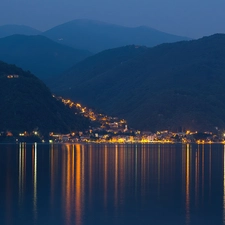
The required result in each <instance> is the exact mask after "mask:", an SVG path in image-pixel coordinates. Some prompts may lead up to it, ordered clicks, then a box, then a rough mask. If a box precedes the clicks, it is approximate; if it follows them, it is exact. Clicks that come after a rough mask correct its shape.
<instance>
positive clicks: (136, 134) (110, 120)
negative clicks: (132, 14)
mask: <svg viewBox="0 0 225 225" xmlns="http://www.w3.org/2000/svg"><path fill="white" fill-rule="evenodd" d="M53 97H55V98H56V99H57V100H59V101H62V102H63V103H64V104H65V105H67V106H69V107H70V108H74V109H76V113H79V114H81V115H83V116H84V117H86V118H88V119H89V120H90V121H91V122H92V126H90V127H89V129H88V130H85V131H76V132H75V131H74V132H71V133H67V134H60V133H53V132H51V133H49V135H48V137H46V136H45V137H44V136H43V135H42V134H41V132H39V131H38V130H34V131H32V132H27V131H24V132H22V133H19V135H18V136H16V137H15V136H14V135H13V134H12V132H10V131H5V132H3V131H2V132H0V138H2V137H7V139H8V140H10V141H9V142H29V141H34V142H42V143H77V142H78V143H79V142H81V143H89V142H91V143H225V134H224V133H223V132H221V131H219V130H218V132H217V133H216V134H213V133H212V132H198V131H189V130H185V131H179V132H172V131H169V130H164V131H157V132H155V133H153V132H151V131H139V130H135V129H132V128H129V126H128V124H127V121H126V120H124V119H119V118H118V117H112V116H108V115H105V114H101V113H97V112H95V111H93V110H92V109H90V108H87V107H83V106H82V105H81V104H79V103H74V102H73V101H71V100H70V99H64V98H62V97H56V96H54V95H53Z"/></svg>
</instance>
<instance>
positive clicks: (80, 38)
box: [42, 19, 189, 53]
mask: <svg viewBox="0 0 225 225" xmlns="http://www.w3.org/2000/svg"><path fill="white" fill-rule="evenodd" d="M42 34H43V35H44V36H47V37H49V38H51V39H52V40H54V41H58V42H61V43H63V44H66V45H69V46H71V47H75V48H78V47H79V48H81V49H87V50H89V51H91V52H95V53H97V52H100V51H103V50H106V49H111V48H116V47H121V46H125V45H133V44H134V45H145V46H148V47H152V46H155V45H158V44H161V43H164V42H175V41H180V40H188V39H189V38H187V37H180V36H177V35H172V34H168V33H165V32H161V31H158V30H156V29H153V28H148V27H145V26H139V27H125V26H120V25H115V24H110V23H105V22H100V21H94V20H87V19H80V20H72V21H69V22H66V23H63V24H60V25H57V26H55V27H53V28H51V29H49V30H47V31H45V32H43V33H42Z"/></svg>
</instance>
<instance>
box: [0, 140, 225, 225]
mask: <svg viewBox="0 0 225 225" xmlns="http://www.w3.org/2000/svg"><path fill="white" fill-rule="evenodd" d="M0 159H1V177H0V179H1V183H2V184H3V185H2V186H1V188H0V191H1V192H0V193H1V195H0V197H1V199H2V200H3V201H1V203H0V207H1V208H0V209H1V213H0V224H2V225H14V224H15V225H20V224H23V225H32V224H35V225H39V224H40V225H41V224H56V225H59V224H60V225H61V224H62V225H64V224H66V225H72V224H75V225H89V224H90V225H92V224H98V225H101V224H109V225H117V224H118V225H120V224H175V225H176V224H177V225H178V224H186V225H194V224H196V225H197V224H198V225H199V224H200V225H201V224H204V225H205V224H225V146H224V145H196V144H194V145H192V144H183V145H172V144H171V145H162V144H156V145H135V144H134V145H118V144H116V145H107V144H105V145H103V144H102V145H95V144H94V145H83V144H74V145H53V144H52V145H38V144H33V145H26V144H24V143H21V144H19V145H0Z"/></svg>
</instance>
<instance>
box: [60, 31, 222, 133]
mask: <svg viewBox="0 0 225 225" xmlns="http://www.w3.org/2000/svg"><path fill="white" fill-rule="evenodd" d="M92 58H94V56H92ZM112 59H113V57H112ZM86 62H87V60H86ZM224 62H225V35H224V34H217V35H213V36H210V37H204V38H202V39H199V40H195V41H184V42H178V43H173V44H163V45H160V46H157V47H154V48H150V49H148V50H147V51H145V52H144V53H142V54H140V55H138V56H136V57H133V58H132V59H129V60H127V61H125V62H124V63H121V64H120V65H117V66H116V67H113V68H110V69H109V70H105V71H104V72H101V71H100V72H99V73H98V74H97V75H96V74H95V76H92V73H91V71H89V73H88V74H89V75H90V76H89V77H85V82H76V80H78V81H79V80H80V79H82V77H83V76H84V75H83V73H82V71H85V69H86V68H87V67H86V66H85V64H83V65H82V63H84V61H83V62H82V63H79V64H77V66H76V67H74V73H73V72H72V71H70V76H71V77H72V74H73V78H71V79H69V78H68V79H67V81H66V82H67V84H66V83H64V84H63V86H62V88H61V89H60V88H58V90H57V92H58V93H63V94H64V95H66V96H69V97H71V98H73V99H76V100H77V101H81V102H82V103H84V104H86V105H89V106H90V107H91V106H94V107H96V108H99V109H102V110H104V112H106V113H108V114H109V113H110V114H114V115H117V116H121V117H122V118H125V119H126V120H128V123H129V124H131V125H132V126H134V127H137V128H141V129H149V130H157V129H172V130H176V129H177V128H179V127H181V126H182V127H184V128H186V129H191V130H213V129H215V127H218V128H220V129H221V128H225V63H224ZM81 65H82V67H81ZM101 66H102V65H99V64H96V68H98V67H101ZM82 68H83V69H82ZM96 68H95V70H96ZM91 70H93V69H92V68H91ZM65 87H67V89H66V88H65Z"/></svg>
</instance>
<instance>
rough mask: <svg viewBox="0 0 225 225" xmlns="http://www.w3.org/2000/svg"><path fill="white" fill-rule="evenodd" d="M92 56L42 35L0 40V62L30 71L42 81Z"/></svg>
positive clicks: (19, 36)
mask: <svg viewBox="0 0 225 225" xmlns="http://www.w3.org/2000/svg"><path fill="white" fill-rule="evenodd" d="M90 55H91V54H90V53H89V52H88V51H84V50H76V49H73V48H71V47H68V46H64V45H61V44H58V43H56V42H54V41H52V40H50V39H48V38H46V37H44V36H40V35H37V36H25V35H12V36H9V37H5V38H1V39H0V60H2V61H5V62H7V63H12V64H16V65H17V66H19V67H22V68H23V69H25V70H30V71H31V72H32V73H34V74H35V75H36V76H38V77H39V78H41V79H45V78H47V77H49V76H55V75H58V74H60V73H62V72H63V71H65V70H66V69H68V68H70V67H71V66H73V65H74V64H75V63H76V62H78V61H80V60H83V59H85V58H86V57H88V56H90Z"/></svg>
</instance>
